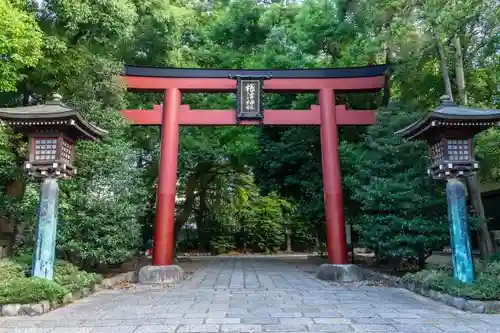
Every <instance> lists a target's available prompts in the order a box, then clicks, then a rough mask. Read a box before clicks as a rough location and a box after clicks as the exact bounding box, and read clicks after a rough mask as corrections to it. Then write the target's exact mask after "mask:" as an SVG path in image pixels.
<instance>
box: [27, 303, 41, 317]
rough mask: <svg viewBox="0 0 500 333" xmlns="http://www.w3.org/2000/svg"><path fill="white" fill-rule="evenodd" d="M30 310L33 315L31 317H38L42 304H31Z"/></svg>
mask: <svg viewBox="0 0 500 333" xmlns="http://www.w3.org/2000/svg"><path fill="white" fill-rule="evenodd" d="M30 308H31V310H32V313H33V314H32V316H40V315H42V314H43V304H41V303H36V304H31V306H30Z"/></svg>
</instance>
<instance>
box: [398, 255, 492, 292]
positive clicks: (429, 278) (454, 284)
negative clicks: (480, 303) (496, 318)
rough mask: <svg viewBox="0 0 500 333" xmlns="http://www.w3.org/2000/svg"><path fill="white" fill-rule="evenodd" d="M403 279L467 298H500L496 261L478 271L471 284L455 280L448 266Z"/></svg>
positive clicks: (413, 274) (410, 275)
mask: <svg viewBox="0 0 500 333" xmlns="http://www.w3.org/2000/svg"><path fill="white" fill-rule="evenodd" d="M403 281H405V282H413V283H420V284H423V285H424V286H426V287H428V288H430V289H433V290H437V291H441V292H444V293H446V294H449V295H453V296H459V297H464V298H467V299H474V300H484V301H486V300H500V262H496V261H492V262H490V263H489V264H488V266H487V267H486V269H485V270H484V271H482V272H478V273H477V278H476V280H475V281H474V282H473V283H470V284H465V283H461V282H459V281H456V280H454V279H453V277H452V271H451V268H450V267H446V266H442V267H435V268H433V269H427V270H422V271H420V272H417V273H408V274H406V275H405V276H404V277H403Z"/></svg>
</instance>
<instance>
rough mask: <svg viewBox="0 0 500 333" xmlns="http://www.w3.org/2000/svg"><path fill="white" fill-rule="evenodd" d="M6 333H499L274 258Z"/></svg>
mask: <svg viewBox="0 0 500 333" xmlns="http://www.w3.org/2000/svg"><path fill="white" fill-rule="evenodd" d="M14 332H19V333H115V332H117V333H118V332H119V333H174V332H175V333H191V332H193V333H196V332H199V333H204V332H207V333H210V332H214V333H215V332H228V333H229V332H242V333H246V332H256V333H261V332H288V333H291V332H295V333H301V332H309V333H311V332H359V333H370V332H401V333H415V332H418V333H428V332H429V333H443V332H453V333H460V332H484V333H495V332H499V333H500V315H485V314H471V313H466V312H462V311H459V310H457V309H455V308H451V307H448V306H446V305H444V304H441V303H438V302H435V301H433V300H430V299H427V298H424V297H422V296H419V295H416V294H413V293H411V292H409V291H407V290H403V289H397V288H385V287H374V286H358V287H355V286H353V285H342V286H339V285H332V284H330V283H327V282H324V281H320V280H317V279H314V278H312V277H311V276H309V275H307V274H305V273H304V272H302V271H300V270H298V269H297V268H296V267H295V266H292V265H289V264H286V263H283V262H281V261H279V260H277V259H248V258H245V259H238V258H224V259H219V260H213V261H212V262H211V263H210V264H208V265H207V266H205V267H204V268H202V269H200V270H199V271H197V272H195V273H194V274H193V275H191V276H190V277H189V278H188V279H186V280H184V281H182V282H181V283H179V284H178V285H176V286H174V287H172V288H164V287H151V286H147V287H146V286H136V288H132V289H129V290H114V291H103V292H100V293H98V294H95V295H92V296H90V297H88V298H85V299H82V300H80V301H77V302H75V303H73V304H70V305H68V306H67V307H65V308H60V309H57V310H55V311H52V312H50V313H47V314H45V315H42V316H39V317H10V318H7V317H4V318H0V333H14Z"/></svg>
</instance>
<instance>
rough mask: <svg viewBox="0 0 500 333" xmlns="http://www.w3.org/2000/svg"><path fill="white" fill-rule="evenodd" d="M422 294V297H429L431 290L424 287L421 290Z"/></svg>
mask: <svg viewBox="0 0 500 333" xmlns="http://www.w3.org/2000/svg"><path fill="white" fill-rule="evenodd" d="M420 294H421V295H422V296H425V297H429V296H430V295H431V290H430V289H429V288H428V287H427V286H425V285H422V289H421V290H420Z"/></svg>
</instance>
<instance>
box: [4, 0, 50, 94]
mask: <svg viewBox="0 0 500 333" xmlns="http://www.w3.org/2000/svg"><path fill="white" fill-rule="evenodd" d="M0 17H1V18H2V20H0V92H5V91H15V90H16V85H17V83H18V82H19V81H20V80H22V79H23V77H24V70H25V69H27V68H30V67H33V66H35V65H36V64H37V62H38V60H39V59H40V58H41V57H42V32H41V31H40V28H39V27H38V24H37V22H36V20H35V18H34V15H32V13H29V12H27V11H25V10H24V9H23V8H21V7H20V6H16V5H15V4H13V3H12V2H11V1H9V0H1V1H0Z"/></svg>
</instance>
